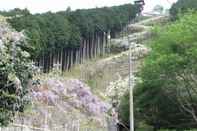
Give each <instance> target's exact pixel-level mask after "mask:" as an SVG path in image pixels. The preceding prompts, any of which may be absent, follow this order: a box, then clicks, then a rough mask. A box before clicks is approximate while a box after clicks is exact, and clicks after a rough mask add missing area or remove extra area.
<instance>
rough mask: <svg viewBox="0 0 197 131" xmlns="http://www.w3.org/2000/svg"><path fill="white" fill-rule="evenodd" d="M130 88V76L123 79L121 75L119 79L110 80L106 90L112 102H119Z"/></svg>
mask: <svg viewBox="0 0 197 131" xmlns="http://www.w3.org/2000/svg"><path fill="white" fill-rule="evenodd" d="M128 88H129V86H128V78H126V79H122V78H121V77H119V79H118V80H117V81H115V82H110V84H109V86H108V87H107V90H106V95H107V97H109V98H110V99H111V100H112V102H113V101H116V102H119V100H120V98H121V97H122V96H123V95H124V93H125V92H126V91H127V90H128Z"/></svg>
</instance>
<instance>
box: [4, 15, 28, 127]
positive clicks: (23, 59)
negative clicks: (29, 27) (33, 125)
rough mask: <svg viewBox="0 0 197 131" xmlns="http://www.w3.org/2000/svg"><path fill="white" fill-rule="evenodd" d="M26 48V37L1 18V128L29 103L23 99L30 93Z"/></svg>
mask: <svg viewBox="0 0 197 131" xmlns="http://www.w3.org/2000/svg"><path fill="white" fill-rule="evenodd" d="M25 46H26V41H25V36H24V35H23V34H22V33H19V32H16V31H14V30H12V29H11V28H10V27H9V25H8V24H7V23H6V20H5V18H3V17H0V126H5V125H7V124H9V122H10V121H12V119H13V116H14V115H15V112H16V111H23V110H24V106H25V104H26V103H27V100H25V99H23V98H24V96H25V94H26V93H27V92H28V88H27V83H28V80H29V79H30V78H31V63H30V61H29V53H28V52H26V51H25V50H24V49H25Z"/></svg>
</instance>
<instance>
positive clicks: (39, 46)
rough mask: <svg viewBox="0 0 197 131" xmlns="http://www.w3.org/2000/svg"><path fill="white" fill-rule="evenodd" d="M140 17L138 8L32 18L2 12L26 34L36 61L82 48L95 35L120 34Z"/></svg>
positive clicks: (83, 11)
mask: <svg viewBox="0 0 197 131" xmlns="http://www.w3.org/2000/svg"><path fill="white" fill-rule="evenodd" d="M137 13H138V8H137V7H136V6H135V5H131V4H127V5H122V6H114V7H104V8H95V9H83V10H76V11H73V12H72V11H70V9H69V8H68V10H67V11H62V12H57V13H51V12H47V13H44V14H35V15H32V14H30V13H28V11H27V10H20V9H15V10H12V11H10V12H0V14H3V15H5V16H12V19H9V22H10V23H11V25H12V26H13V27H14V28H15V29H16V30H17V31H22V30H25V33H26V34H27V36H28V38H29V43H30V44H29V45H28V48H27V49H28V51H29V52H31V56H32V58H37V57H39V56H40V55H43V54H47V53H48V52H56V51H57V50H60V49H63V48H72V49H73V48H79V46H80V43H81V39H82V38H83V39H91V38H92V37H94V35H95V34H100V35H101V34H102V35H103V32H107V31H108V30H111V33H112V36H113V35H114V34H115V33H117V32H119V31H120V30H121V29H122V28H123V26H125V25H126V24H127V23H128V22H129V21H130V20H131V19H133V18H134V17H135V16H136V14H137Z"/></svg>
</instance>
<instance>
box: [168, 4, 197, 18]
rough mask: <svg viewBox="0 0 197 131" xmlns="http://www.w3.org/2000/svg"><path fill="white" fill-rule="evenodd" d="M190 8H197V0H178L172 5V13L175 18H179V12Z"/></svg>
mask: <svg viewBox="0 0 197 131" xmlns="http://www.w3.org/2000/svg"><path fill="white" fill-rule="evenodd" d="M188 9H193V10H196V9H197V2H196V0H178V1H177V2H176V3H175V4H173V5H172V7H171V9H170V14H171V15H172V18H173V19H176V18H178V14H179V13H184V12H187V11H188Z"/></svg>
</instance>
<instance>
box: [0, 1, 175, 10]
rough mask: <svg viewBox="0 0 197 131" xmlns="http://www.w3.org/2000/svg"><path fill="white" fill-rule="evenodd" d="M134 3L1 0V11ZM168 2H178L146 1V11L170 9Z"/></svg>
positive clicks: (63, 8) (73, 8)
mask: <svg viewBox="0 0 197 131" xmlns="http://www.w3.org/2000/svg"><path fill="white" fill-rule="evenodd" d="M133 1H134V0H0V10H10V9H13V8H21V9H24V8H27V9H29V10H30V11H31V12H32V13H42V12H47V11H52V12H57V11H61V10H66V8H67V7H68V6H70V7H71V9H72V10H75V9H81V8H94V7H103V6H113V5H120V4H126V3H131V2H133ZM167 1H169V2H170V3H172V2H175V1H177V0H145V2H146V6H145V11H151V10H152V8H153V7H154V6H155V5H157V4H159V5H162V6H164V7H165V8H169V7H170V6H171V4H170V3H168V2H167Z"/></svg>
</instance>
